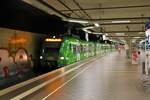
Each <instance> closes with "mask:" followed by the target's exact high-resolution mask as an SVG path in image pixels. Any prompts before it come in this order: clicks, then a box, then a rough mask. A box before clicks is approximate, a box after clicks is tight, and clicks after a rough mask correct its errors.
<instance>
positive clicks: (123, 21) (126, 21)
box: [111, 20, 131, 23]
mask: <svg viewBox="0 0 150 100" xmlns="http://www.w3.org/2000/svg"><path fill="white" fill-rule="evenodd" d="M130 22H131V21H130V20H120V21H119V20H118V21H112V22H111V23H130Z"/></svg>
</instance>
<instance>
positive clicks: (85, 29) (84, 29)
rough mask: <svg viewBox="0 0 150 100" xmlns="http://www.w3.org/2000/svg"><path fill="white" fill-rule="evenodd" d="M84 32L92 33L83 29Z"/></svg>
mask: <svg viewBox="0 0 150 100" xmlns="http://www.w3.org/2000/svg"><path fill="white" fill-rule="evenodd" d="M83 31H85V32H87V33H92V32H91V31H89V30H87V29H83Z"/></svg>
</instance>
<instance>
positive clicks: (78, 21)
mask: <svg viewBox="0 0 150 100" xmlns="http://www.w3.org/2000/svg"><path fill="white" fill-rule="evenodd" d="M68 21H69V22H74V23H83V24H86V23H89V22H88V21H83V20H68Z"/></svg>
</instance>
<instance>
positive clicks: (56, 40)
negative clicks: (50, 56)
mask: <svg viewBox="0 0 150 100" xmlns="http://www.w3.org/2000/svg"><path fill="white" fill-rule="evenodd" d="M45 41H46V42H61V41H62V39H56V38H47V39H45Z"/></svg>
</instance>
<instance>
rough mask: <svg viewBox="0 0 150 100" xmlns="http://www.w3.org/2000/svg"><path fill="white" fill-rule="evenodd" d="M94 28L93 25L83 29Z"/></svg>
mask: <svg viewBox="0 0 150 100" xmlns="http://www.w3.org/2000/svg"><path fill="white" fill-rule="evenodd" d="M92 28H94V27H93V26H89V27H85V28H83V29H85V30H87V29H92Z"/></svg>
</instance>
